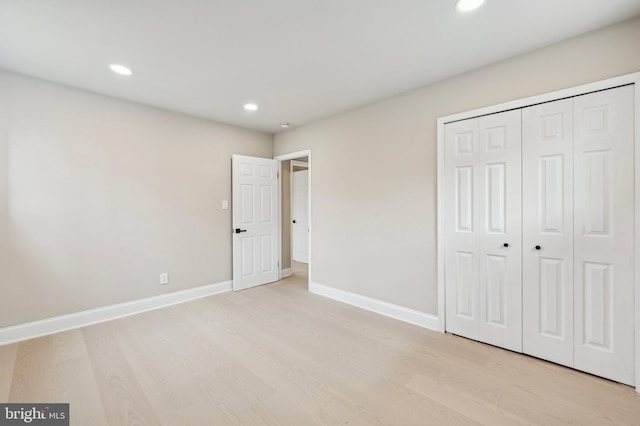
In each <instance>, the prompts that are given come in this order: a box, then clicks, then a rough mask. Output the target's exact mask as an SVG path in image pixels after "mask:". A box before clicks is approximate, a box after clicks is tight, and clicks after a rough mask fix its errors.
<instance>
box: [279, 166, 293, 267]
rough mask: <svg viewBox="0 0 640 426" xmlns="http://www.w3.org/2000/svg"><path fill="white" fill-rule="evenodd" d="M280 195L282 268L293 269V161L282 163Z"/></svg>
mask: <svg viewBox="0 0 640 426" xmlns="http://www.w3.org/2000/svg"><path fill="white" fill-rule="evenodd" d="M280 177H281V179H280V191H281V192H280V193H281V200H282V204H281V205H280V208H281V212H282V241H281V244H282V268H281V269H287V268H291V161H290V160H287V161H283V162H282V174H281V175H280Z"/></svg>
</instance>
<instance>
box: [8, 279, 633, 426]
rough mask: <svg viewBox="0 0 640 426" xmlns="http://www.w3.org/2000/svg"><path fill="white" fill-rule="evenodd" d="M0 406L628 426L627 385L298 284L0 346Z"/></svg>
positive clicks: (259, 420) (127, 417)
mask: <svg viewBox="0 0 640 426" xmlns="http://www.w3.org/2000/svg"><path fill="white" fill-rule="evenodd" d="M0 401H8V402H70V403H71V420H72V423H71V424H73V425H78V426H85V425H88V426H94V425H145V426H150V425H157V424H161V425H168V426H177V425H187V424H190V425H233V424H247V425H263V424H267V425H295V426H306V425H316V424H341V425H346V424H349V425H375V424H384V425H448V424H452V425H459V424H484V425H520V424H540V425H555V424H576V425H608V424H625V425H631V424H636V425H638V424H640V397H639V396H638V395H637V394H636V393H635V391H634V390H633V389H632V388H630V387H627V386H623V385H619V384H616V383H613V382H609V381H607V380H603V379H599V378H596V377H593V376H590V375H587V374H583V373H579V372H577V371H572V370H570V369H566V368H563V367H560V366H557V365H554V364H550V363H546V362H544V361H540V360H537V359H534V358H530V357H527V356H523V355H519V354H514V353H511V352H508V351H504V350H501V349H497V348H494V347H491V346H487V345H483V344H481V343H477V342H473V341H470V340H466V339H463V338H460V337H456V336H452V335H445V334H439V333H435V332H431V331H428V330H424V329H421V328H419V327H415V326H412V325H408V324H405V323H402V322H399V321H395V320H393V319H389V318H386V317H383V316H379V315H376V314H373V313H370V312H367V311H363V310H359V309H357V308H353V307H350V306H347V305H344V304H341V303H338V302H334V301H331V300H329V299H325V298H322V297H320V296H315V295H313V294H310V293H308V292H307V291H306V277H305V276H304V274H301V275H298V276H296V275H294V276H292V277H290V278H287V279H285V280H283V281H281V282H278V283H275V284H272V285H267V286H262V287H258V288H254V289H250V290H246V291H243V292H239V293H227V294H222V295H217V296H212V297H209V298H206V299H201V300H198V301H194V302H189V303H185V304H182V305H176V306H173V307H170V308H165V309H161V310H157V311H153V312H148V313H144V314H140V315H136V316H132V317H128V318H124V319H121V320H116V321H112V322H108V323H103V324H98V325H94V326H90V327H85V328H83V329H79V330H73V331H68V332H64V333H59V334H56V335H53V336H48V337H42V338H39V339H34V340H30V341H26V342H22V343H19V344H12V345H7V346H0Z"/></svg>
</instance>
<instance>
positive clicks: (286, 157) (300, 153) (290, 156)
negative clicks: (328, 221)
mask: <svg viewBox="0 0 640 426" xmlns="http://www.w3.org/2000/svg"><path fill="white" fill-rule="evenodd" d="M301 157H309V161H308V163H307V164H306V166H307V168H308V170H309V215H308V218H309V240H308V244H309V263H308V265H309V266H308V267H309V277H308V283H307V290H308V289H309V288H310V287H311V283H312V281H311V271H312V266H311V264H312V259H313V256H312V255H311V253H312V250H313V244H312V238H313V232H312V225H311V224H312V223H313V221H312V220H311V212H312V208H311V203H312V199H313V197H312V194H311V188H312V185H311V175H312V174H313V171H312V167H311V150H310V149H305V150H302V151H296V152H291V153H287V154H281V155H276V156H274V157H273V159H274V160H278V163H279V166H278V168H279V173H282V162H283V161H287V160H295V159H296V158H301ZM278 223H280V226H281V227H282V191H278ZM278 238H279V244H280V253H279V264H280V268H279V272H278V273H279V274H282V229H280V232H279V235H278ZM280 278H282V277H281V276H280Z"/></svg>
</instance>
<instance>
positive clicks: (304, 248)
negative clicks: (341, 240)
mask: <svg viewBox="0 0 640 426" xmlns="http://www.w3.org/2000/svg"><path fill="white" fill-rule="evenodd" d="M291 218H292V222H293V223H292V226H291V230H292V254H293V260H295V261H296V262H302V263H309V171H308V170H299V171H295V172H293V173H292V174H291Z"/></svg>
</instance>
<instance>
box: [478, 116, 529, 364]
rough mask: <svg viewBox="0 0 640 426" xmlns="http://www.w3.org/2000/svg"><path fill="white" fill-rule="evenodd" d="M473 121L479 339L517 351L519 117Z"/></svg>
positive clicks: (519, 303) (519, 335)
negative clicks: (478, 279) (475, 142)
mask: <svg viewBox="0 0 640 426" xmlns="http://www.w3.org/2000/svg"><path fill="white" fill-rule="evenodd" d="M520 115H521V114H520V111H519V110H516V111H507V112H503V113H500V114H492V115H487V116H484V117H480V118H479V119H478V163H477V164H478V167H479V170H478V172H479V173H478V195H479V197H478V209H477V215H476V216H477V219H478V220H477V229H478V237H479V241H480V244H479V246H478V247H479V249H478V260H479V265H478V269H479V278H480V282H479V285H480V288H479V295H480V297H479V311H480V318H479V320H480V321H479V335H478V337H479V340H481V341H483V342H486V343H490V344H492V345H496V346H500V347H503V348H506V349H510V350H512V351H518V352H521V351H522V265H521V263H522V255H521V253H522V245H521V239H522V236H521V233H522V228H521V182H520V177H521V170H520V169H521V152H520V151H521V141H520V139H521V129H520V123H521V117H520Z"/></svg>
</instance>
